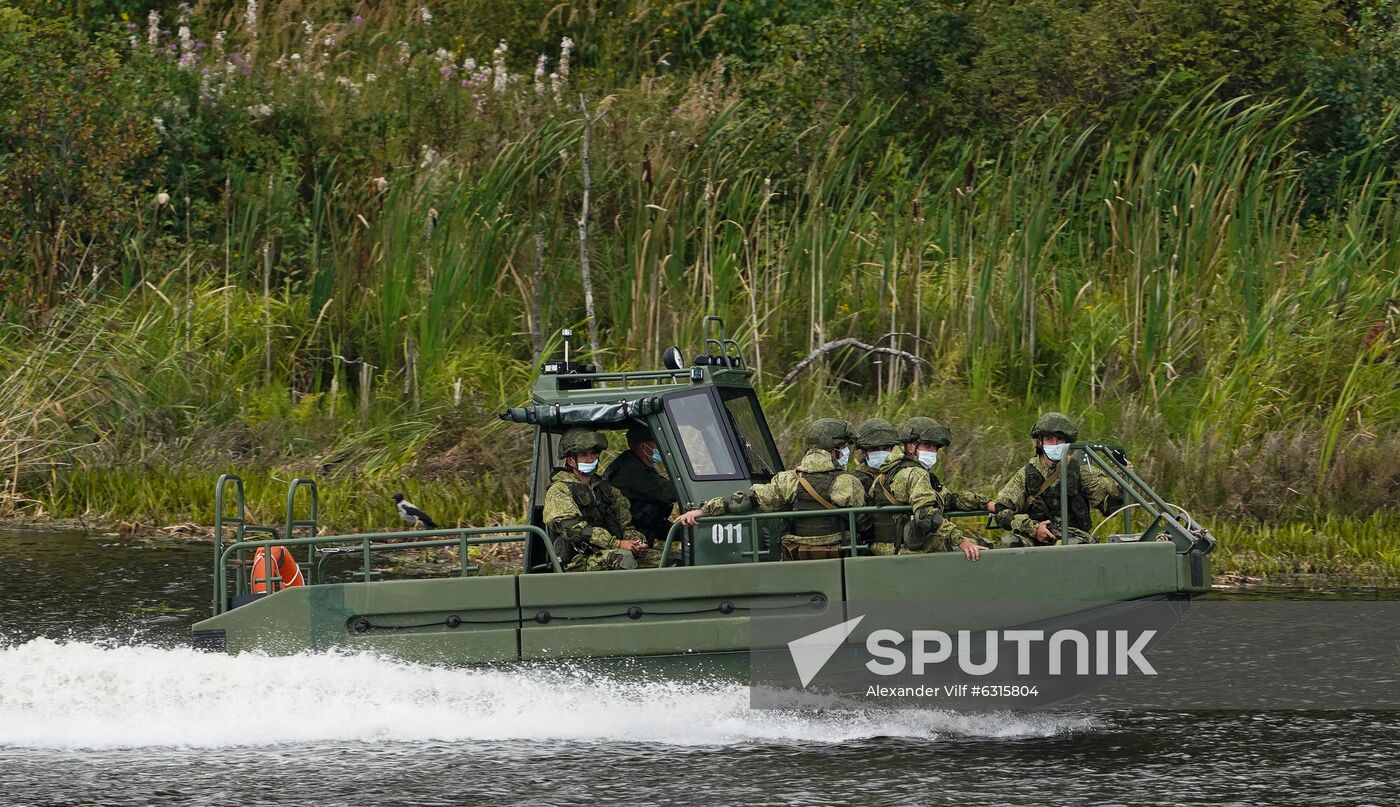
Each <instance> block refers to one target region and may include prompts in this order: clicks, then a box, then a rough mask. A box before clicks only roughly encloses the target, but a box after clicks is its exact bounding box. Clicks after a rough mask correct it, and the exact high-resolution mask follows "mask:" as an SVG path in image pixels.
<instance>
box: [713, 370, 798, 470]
mask: <svg viewBox="0 0 1400 807" xmlns="http://www.w3.org/2000/svg"><path fill="white" fill-rule="evenodd" d="M720 397H721V399H722V400H723V401H724V408H725V411H726V412H727V413H728V415H729V425H730V426H731V427H733V429H734V436H735V437H736V438H738V440H739V448H740V450H741V451H743V453H744V460H745V461H746V462H747V463H748V466H749V478H750V479H752V480H754V481H755V482H767V481H768V480H770V479H772V478H773V475H774V474H776V473H777V472H778V471H779V470H781V469H782V467H783V462H782V460H781V459H780V458H779V457H778V450H777V448H776V447H775V446H774V445H773V440H772V438H771V437H770V436H769V432H768V423H767V421H765V420H764V419H763V410H761V409H759V407H758V401H757V400H756V399H755V398H754V394H753V391H752V390H737V389H735V390H724V391H723V392H722V393H721V394H720Z"/></svg>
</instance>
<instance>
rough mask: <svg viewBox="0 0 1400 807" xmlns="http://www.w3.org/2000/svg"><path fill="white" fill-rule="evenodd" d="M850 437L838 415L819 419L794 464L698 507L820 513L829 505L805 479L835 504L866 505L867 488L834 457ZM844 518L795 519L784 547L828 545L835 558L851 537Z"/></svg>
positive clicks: (717, 511)
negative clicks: (814, 494)
mask: <svg viewBox="0 0 1400 807" xmlns="http://www.w3.org/2000/svg"><path fill="white" fill-rule="evenodd" d="M851 436H852V435H851V434H850V426H849V425H847V424H845V423H843V422H841V421H839V420H835V419H833V418H823V419H821V420H818V421H816V422H814V423H813V424H812V425H811V426H809V427H808V428H807V430H806V434H805V435H804V443H806V444H807V453H806V454H804V455H803V456H802V461H801V462H799V463H798V464H797V467H796V468H794V469H793V470H791V471H780V472H779V473H778V474H776V475H775V476H774V477H773V481H771V482H769V483H767V484H758V485H754V486H752V487H750V488H749V489H748V490H741V491H738V492H736V493H734V494H733V495H731V496H719V497H716V498H713V499H710V500H709V501H707V502H705V503H704V504H702V505H700V509H701V510H702V511H704V514H705V515H707V516H718V515H724V514H726V513H735V514H742V513H747V512H749V511H751V510H758V511H759V512H761V513H771V512H777V511H783V510H804V511H805V510H812V511H816V513H820V511H821V510H823V509H825V506H824V505H822V504H821V503H820V502H817V501H816V500H815V499H814V498H813V497H812V496H811V494H810V493H808V492H807V490H806V488H805V487H804V486H803V485H802V481H801V480H803V479H806V480H807V483H808V484H809V485H811V486H812V487H813V488H814V489H815V490H816V491H817V492H818V494H819V495H821V496H822V498H824V499H826V500H827V501H828V502H830V503H831V504H832V505H834V506H836V507H863V506H864V505H865V492H864V491H863V490H861V487H860V481H859V480H857V479H856V478H855V477H854V476H852V475H851V474H849V473H846V472H845V471H844V470H843V469H842V468H840V467H838V466H837V464H836V461H835V460H833V459H832V458H831V451H832V449H833V448H835V447H836V446H837V445H840V444H845V443H849V442H850V438H851ZM845 521H846V519H845V517H843V516H826V517H822V516H820V515H815V514H814V515H812V516H806V517H800V518H794V519H792V520H791V522H790V523H789V524H788V527H787V529H786V531H785V532H784V534H783V536H782V538H781V541H782V543H783V546H784V549H785V550H787V551H788V553H789V554H790V555H793V554H797V553H799V552H800V548H801V547H822V548H829V551H830V555H831V556H832V557H834V556H835V555H836V552H837V548H838V547H839V546H840V544H842V543H844V542H845V541H846V540H847V533H846V530H845V527H844V524H845ZM804 522H805V523H804ZM814 554H816V553H814ZM821 554H825V553H821Z"/></svg>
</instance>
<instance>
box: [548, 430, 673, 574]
mask: <svg viewBox="0 0 1400 807" xmlns="http://www.w3.org/2000/svg"><path fill="white" fill-rule="evenodd" d="M607 446H608V441H607V438H605V437H604V436H603V435H601V434H599V433H598V432H595V431H592V430H590V429H584V428H572V429H569V430H568V431H567V432H565V433H564V437H563V439H562V440H560V442H559V453H560V454H562V455H563V456H564V467H562V468H557V469H555V471H554V475H553V476H552V477H551V478H550V485H549V490H547V491H545V494H544V523H545V529H547V530H548V531H549V534H550V537H552V538H553V539H554V548H555V551H556V552H558V553H559V561H560V563H562V564H564V570H565V571H569V572H576V571H590V572H593V571H601V570H605V569H636V568H638V567H639V566H643V565H647V561H651V563H650V565H652V566H654V565H656V564H655V559H653V558H649V557H648V552H649V550H650V547H649V546H648V545H647V541H646V537H645V536H643V535H642V534H641V533H640V532H638V531H637V530H636V529H634V528H633V526H632V508H631V506H630V505H629V504H628V502H627V497H626V496H623V495H622V493H620V492H619V491H618V490H617V488H615V487H613V486H612V485H611V484H609V483H608V482H607V481H606V480H604V479H603V478H602V477H601V476H599V475H598V474H596V473H594V471H596V470H597V469H598V457H599V456H600V455H601V454H602V452H603V450H604V449H606V448H607ZM653 554H659V553H653Z"/></svg>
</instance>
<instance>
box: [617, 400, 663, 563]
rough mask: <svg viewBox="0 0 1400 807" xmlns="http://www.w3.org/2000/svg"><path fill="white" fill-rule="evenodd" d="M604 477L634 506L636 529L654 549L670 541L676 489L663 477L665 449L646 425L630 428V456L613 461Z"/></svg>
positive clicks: (633, 516) (628, 442)
mask: <svg viewBox="0 0 1400 807" xmlns="http://www.w3.org/2000/svg"><path fill="white" fill-rule="evenodd" d="M603 478H604V479H605V480H607V481H608V483H609V484H611V485H612V486H613V487H615V488H617V489H618V490H619V491H620V492H621V493H622V495H623V496H626V497H627V502H628V503H629V504H630V505H632V526H634V527H636V528H637V531H638V532H640V533H642V534H643V535H645V536H646V538H647V541H648V542H649V543H651V544H652V545H653V546H655V545H659V544H661V543H662V542H664V541H665V540H666V532H667V530H669V529H670V528H671V521H670V515H671V509H672V506H673V505H675V503H676V486H675V485H674V484H673V483H672V482H671V480H670V479H669V478H668V477H666V476H665V475H663V473H662V464H661V448H660V446H659V445H658V444H657V442H656V435H654V434H652V433H651V429H649V428H647V427H646V425H645V424H641V423H634V424H633V425H631V426H629V427H628V429H627V453H625V454H623V455H622V456H620V457H618V458H617V459H615V460H613V461H612V463H611V464H609V465H608V467H607V469H606V470H604V471H603Z"/></svg>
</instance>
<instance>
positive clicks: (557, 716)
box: [0, 533, 1400, 805]
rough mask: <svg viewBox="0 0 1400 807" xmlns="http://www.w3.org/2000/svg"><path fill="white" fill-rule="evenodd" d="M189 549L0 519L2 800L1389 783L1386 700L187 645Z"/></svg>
mask: <svg viewBox="0 0 1400 807" xmlns="http://www.w3.org/2000/svg"><path fill="white" fill-rule="evenodd" d="M106 543H107V544H111V541H110V540H108V541H106ZM208 555H209V550H208V547H189V548H159V549H136V548H130V547H125V546H120V545H107V546H104V541H103V540H101V539H90V538H85V537H82V536H76V535H62V534H53V533H48V534H40V533H19V534H6V533H0V804H36V805H37V804H44V805H57V804H112V805H117V804H216V803H217V804H239V805H258V804H355V805H360V804H370V803H376V804H465V803H473V804H475V803H500V804H507V803H521V804H540V805H565V804H586V803H596V802H602V803H613V804H716V805H723V804H752V805H787V804H794V805H806V804H921V805H922V804H957V805H968V804H1009V805H1041V804H1056V805H1080V804H1083V805H1100V804H1163V803H1171V804H1211V805H1221V804H1225V805H1229V804H1238V805H1246V804H1249V805H1256V804H1308V805H1330V804H1337V805H1361V804H1376V805H1391V804H1394V803H1396V802H1397V801H1400V774H1397V769H1396V762H1395V760H1396V759H1398V758H1400V716H1397V715H1393V714H1388V713H1335V712H1333V713H1282V712H1280V713H1194V714H1165V713H1156V714H1149V713H1119V714H1113V715H1109V716H1103V715H1095V716H1089V715H1075V714H1067V715H1066V714H1057V715H1050V714H1040V715H992V716H986V715H956V714H949V713H940V712H904V711H896V712H883V713H882V712H868V713H860V714H845V713H842V714H835V713H833V714H813V713H793V712H773V711H756V710H750V709H749V708H748V693H747V691H746V690H745V689H744V688H743V687H742V686H739V685H735V684H733V683H729V682H718V681H652V682H639V681H635V680H627V681H617V680H608V679H600V678H597V677H593V676H591V675H589V674H587V673H585V672H581V671H578V670H570V669H499V670H463V669H445V668H437V667H427V666H420V665H411V664H404V663H400V662H396V661H391V660H387V659H381V658H375V657H369V656H344V655H333V654H322V655H304V656H296V657H291V658H264V657H260V656H247V655H245V656H239V657H228V656H221V655H209V654H199V653H194V652H192V651H190V650H188V649H185V647H184V646H183V645H184V644H185V642H186V641H187V637H188V629H189V624H190V623H191V622H193V621H195V620H197V619H199V618H202V616H203V615H204V613H205V612H206V611H207V608H208V603H207V597H208V592H207V587H208V582H207V578H208V567H209V562H210V560H209V557H208ZM1391 594H1392V593H1391V592H1374V593H1362V594H1360V596H1387V597H1388V596H1391ZM1202 685H1208V682H1202Z"/></svg>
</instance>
